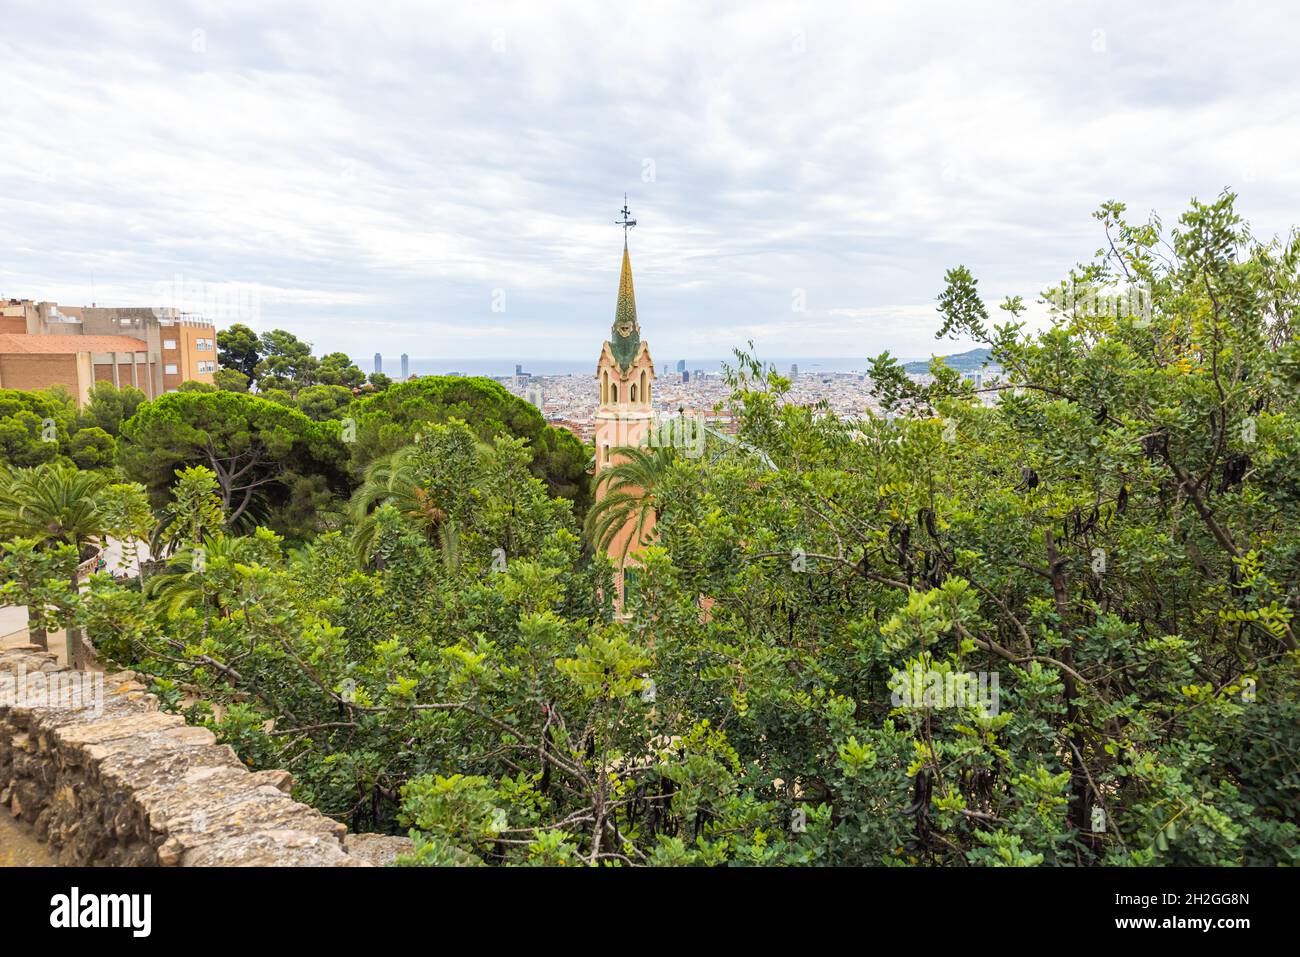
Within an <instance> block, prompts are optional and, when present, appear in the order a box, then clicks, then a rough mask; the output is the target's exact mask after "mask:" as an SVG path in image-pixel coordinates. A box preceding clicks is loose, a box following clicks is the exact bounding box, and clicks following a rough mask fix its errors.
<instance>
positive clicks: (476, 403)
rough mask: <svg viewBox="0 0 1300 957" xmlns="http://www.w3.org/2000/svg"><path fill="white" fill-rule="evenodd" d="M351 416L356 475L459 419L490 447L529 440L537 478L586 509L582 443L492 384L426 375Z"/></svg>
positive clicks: (363, 404)
mask: <svg viewBox="0 0 1300 957" xmlns="http://www.w3.org/2000/svg"><path fill="white" fill-rule="evenodd" d="M349 414H350V415H351V416H352V417H353V418H355V419H356V422H357V441H356V443H355V445H353V447H352V465H353V468H354V469H355V470H357V471H360V470H361V469H364V468H365V466H367V465H369V464H370V463H371V462H373V461H374V460H375V459H377V458H382V457H383V456H385V455H389V454H391V453H392V452H395V451H397V450H398V449H399V448H401V447H402V446H404V445H409V444H410V443H411V442H412V441H414V440H415V437H416V435H418V434H420V433H421V432H422V431H423V429H424V428H425V427H426V426H428V425H429V424H432V423H439V422H446V421H448V420H450V419H460V420H461V421H463V422H468V423H471V426H472V428H473V429H474V431H475V433H476V434H477V435H478V437H479V438H480V439H482V440H484V441H485V442H490V441H492V439H493V438H494V437H495V436H498V435H513V436H516V437H519V438H522V439H525V440H526V441H527V443H528V447H529V449H530V450H531V452H532V456H533V461H532V466H531V467H532V470H533V474H535V475H537V476H538V477H539V478H541V479H543V480H544V481H545V482H546V483H547V487H548V488H549V489H550V490H551V492H552V493H553V494H555V495H559V496H561V497H563V498H567V499H570V500H571V501H573V502H574V503H575V504H576V505H577V507H578V509H579V511H580V512H581V511H582V510H583V509H585V507H586V502H587V496H588V486H589V477H588V475H587V471H586V470H587V462H588V459H589V454H588V452H587V450H586V449H584V448H583V446H582V443H580V442H579V441H578V440H577V439H576V438H574V436H573V434H572V433H570V432H569V431H568V430H566V429H556V428H552V427H550V426H548V425H547V424H546V422H545V420H544V419H543V418H542V416H541V413H540V412H538V411H537V409H536V407H535V406H533V405H532V404H530V403H528V402H525V401H524V400H522V399H520V398H518V397H517V396H514V395H511V394H510V393H509V392H507V391H506V389H505V388H504V387H503V386H502V385H501V384H500V383H498V382H494V381H492V380H491V379H484V378H479V377H461V376H422V377H421V378H419V379H412V380H410V381H409V382H403V383H400V384H398V385H394V386H391V387H389V388H387V389H385V390H384V391H383V392H381V393H379V394H378V395H373V396H369V397H367V398H363V399H361V400H360V401H358V402H357V403H355V404H354V405H353V406H352V407H351V409H350V410H349Z"/></svg>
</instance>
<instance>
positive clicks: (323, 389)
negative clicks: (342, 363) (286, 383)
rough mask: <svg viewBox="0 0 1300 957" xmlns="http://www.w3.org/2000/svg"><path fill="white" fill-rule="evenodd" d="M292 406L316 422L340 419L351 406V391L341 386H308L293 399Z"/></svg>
mask: <svg viewBox="0 0 1300 957" xmlns="http://www.w3.org/2000/svg"><path fill="white" fill-rule="evenodd" d="M294 404H295V405H296V406H297V407H298V408H299V409H300V410H301V411H302V413H303V414H304V415H305V416H307V418H309V419H312V420H314V421H316V422H323V421H324V420H326V419H335V418H341V417H342V414H343V410H344V409H346V408H347V407H348V406H349V405H351V404H352V390H351V389H346V388H344V387H343V386H341V385H309V386H307V388H305V389H303V390H301V391H300V392H299V393H298V395H297V396H296V397H295V398H294Z"/></svg>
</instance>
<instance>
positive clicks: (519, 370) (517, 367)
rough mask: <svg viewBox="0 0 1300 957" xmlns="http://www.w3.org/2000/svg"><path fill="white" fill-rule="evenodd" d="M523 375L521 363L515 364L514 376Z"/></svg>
mask: <svg viewBox="0 0 1300 957" xmlns="http://www.w3.org/2000/svg"><path fill="white" fill-rule="evenodd" d="M523 374H524V366H523V363H521V362H516V363H515V375H516V376H521V375H523Z"/></svg>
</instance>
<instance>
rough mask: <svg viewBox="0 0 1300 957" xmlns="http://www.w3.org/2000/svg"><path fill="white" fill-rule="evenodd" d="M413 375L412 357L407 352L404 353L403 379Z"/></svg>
mask: <svg viewBox="0 0 1300 957" xmlns="http://www.w3.org/2000/svg"><path fill="white" fill-rule="evenodd" d="M410 377H411V357H410V356H408V355H407V354H406V353H405V352H403V353H402V379H403V380H406V379H409V378H410Z"/></svg>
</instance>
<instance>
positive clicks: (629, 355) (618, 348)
mask: <svg viewBox="0 0 1300 957" xmlns="http://www.w3.org/2000/svg"><path fill="white" fill-rule="evenodd" d="M609 348H610V351H611V352H613V353H614V361H615V362H617V363H618V366H619V368H620V369H622V370H623V371H625V372H626V371H627V369H628V368H629V367H630V366H631V365H632V361H633V360H634V359H635V358H636V354H637V351H638V350H639V349H640V348H641V327H640V326H639V325H638V324H637V321H636V295H635V294H634V293H633V292H632V260H631V258H630V257H629V256H628V254H627V242H626V240H625V241H624V242H623V272H622V274H621V275H620V276H619V277H618V308H617V309H615V310H614V325H613V328H611V329H610V335H609Z"/></svg>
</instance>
